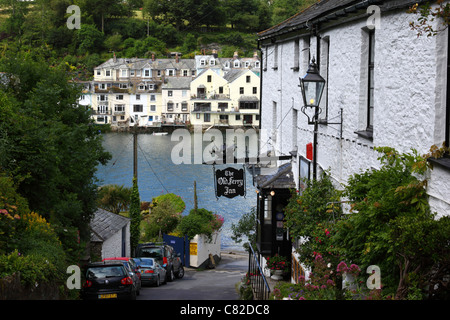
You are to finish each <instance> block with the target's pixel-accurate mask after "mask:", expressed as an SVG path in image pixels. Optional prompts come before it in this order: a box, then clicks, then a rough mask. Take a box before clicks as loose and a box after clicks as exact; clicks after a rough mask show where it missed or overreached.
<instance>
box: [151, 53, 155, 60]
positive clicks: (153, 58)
mask: <svg viewBox="0 0 450 320" xmlns="http://www.w3.org/2000/svg"><path fill="white" fill-rule="evenodd" d="M152 61H155V54H154V53H152Z"/></svg>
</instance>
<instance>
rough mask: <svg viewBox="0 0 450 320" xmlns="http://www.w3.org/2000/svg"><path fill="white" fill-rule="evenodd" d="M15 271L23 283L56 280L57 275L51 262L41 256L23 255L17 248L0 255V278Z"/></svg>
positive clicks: (33, 283)
mask: <svg viewBox="0 0 450 320" xmlns="http://www.w3.org/2000/svg"><path fill="white" fill-rule="evenodd" d="M17 272H20V279H21V282H22V284H23V285H35V283H39V282H48V281H51V280H57V279H58V275H59V273H58V272H57V269H56V268H55V266H54V265H53V263H51V262H50V261H49V260H48V259H46V258H45V257H43V256H38V255H29V256H25V255H23V254H21V253H20V252H19V251H18V250H15V251H13V252H11V253H10V254H9V255H2V256H0V278H4V277H6V276H9V275H12V274H14V273H17Z"/></svg>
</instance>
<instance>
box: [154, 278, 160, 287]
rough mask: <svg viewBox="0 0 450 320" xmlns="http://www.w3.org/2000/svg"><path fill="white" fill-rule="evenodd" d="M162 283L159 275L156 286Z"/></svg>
mask: <svg viewBox="0 0 450 320" xmlns="http://www.w3.org/2000/svg"><path fill="white" fill-rule="evenodd" d="M160 284H161V280H160V279H159V276H158V277H157V278H156V283H155V286H156V287H159V285H160Z"/></svg>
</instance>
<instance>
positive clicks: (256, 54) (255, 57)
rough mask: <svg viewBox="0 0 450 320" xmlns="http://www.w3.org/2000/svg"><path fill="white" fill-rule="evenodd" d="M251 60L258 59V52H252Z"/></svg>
mask: <svg viewBox="0 0 450 320" xmlns="http://www.w3.org/2000/svg"><path fill="white" fill-rule="evenodd" d="M253 59H258V51H255V52H253Z"/></svg>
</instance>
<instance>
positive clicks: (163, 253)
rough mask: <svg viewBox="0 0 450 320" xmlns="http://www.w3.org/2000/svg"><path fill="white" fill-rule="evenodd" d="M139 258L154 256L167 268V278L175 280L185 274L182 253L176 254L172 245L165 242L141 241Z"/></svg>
mask: <svg viewBox="0 0 450 320" xmlns="http://www.w3.org/2000/svg"><path fill="white" fill-rule="evenodd" d="M136 257H137V258H154V259H155V260H156V262H158V263H159V264H160V265H161V266H162V267H164V268H165V269H166V271H167V272H166V280H167V281H169V282H170V281H173V280H174V279H175V277H177V278H178V279H181V278H183V276H184V267H183V263H182V262H181V258H180V254H179V253H178V254H176V253H175V250H174V249H173V247H172V246H169V245H167V244H164V243H141V244H139V245H138V247H137V250H136Z"/></svg>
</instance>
